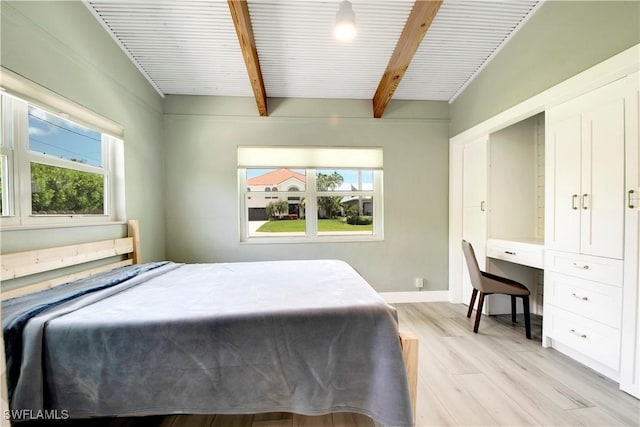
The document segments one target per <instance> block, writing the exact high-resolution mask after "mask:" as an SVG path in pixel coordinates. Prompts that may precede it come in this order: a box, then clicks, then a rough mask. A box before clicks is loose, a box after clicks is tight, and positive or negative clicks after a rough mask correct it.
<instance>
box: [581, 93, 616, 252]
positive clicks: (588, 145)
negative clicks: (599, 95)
mask: <svg viewBox="0 0 640 427" xmlns="http://www.w3.org/2000/svg"><path fill="white" fill-rule="evenodd" d="M624 115H625V111H624V98H623V97H622V96H620V97H617V98H616V99H613V100H605V101H604V103H603V104H602V105H599V106H598V107H595V108H592V109H590V110H589V111H586V112H585V113H583V115H582V182H581V184H582V185H581V189H582V190H581V193H582V194H581V195H580V199H581V201H580V210H581V213H582V215H581V235H580V252H581V253H583V254H586V255H594V256H603V257H607V258H616V259H622V253H623V236H624V225H623V224H624V206H625V204H624V196H625V195H624V190H623V189H624V143H625V120H624Z"/></svg>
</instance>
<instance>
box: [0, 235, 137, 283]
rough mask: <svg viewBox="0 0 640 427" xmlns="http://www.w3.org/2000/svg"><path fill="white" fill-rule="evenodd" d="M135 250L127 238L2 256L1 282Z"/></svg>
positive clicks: (131, 241)
mask: <svg viewBox="0 0 640 427" xmlns="http://www.w3.org/2000/svg"><path fill="white" fill-rule="evenodd" d="M132 251H133V238H131V237H124V238H121V239H112V240H103V241H100V242H91V243H83V244H79V245H70V246H62V247H59V248H50V249H38V250H34V251H27V252H17V253H13V254H6V255H2V275H1V277H0V280H10V279H15V278H18V277H23V276H29V275H31V274H37V273H42V272H45V271H51V270H57V269H59V268H64V267H69V266H72V265H77V264H83V263H85V262H89V261H95V260H99V259H104V258H108V257H111V256H117V255H124V254H128V253H131V252H132Z"/></svg>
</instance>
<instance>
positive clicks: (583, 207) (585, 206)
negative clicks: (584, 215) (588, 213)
mask: <svg viewBox="0 0 640 427" xmlns="http://www.w3.org/2000/svg"><path fill="white" fill-rule="evenodd" d="M588 197H589V195H588V194H587V193H584V194H583V195H582V209H589V207H588V206H587V198H588Z"/></svg>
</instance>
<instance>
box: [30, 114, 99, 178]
mask: <svg viewBox="0 0 640 427" xmlns="http://www.w3.org/2000/svg"><path fill="white" fill-rule="evenodd" d="M29 149H30V150H31V151H36V152H38V153H43V154H47V155H50V156H54V157H58V158H63V159H67V160H76V161H79V162H82V163H84V164H88V165H93V166H102V135H101V134H100V133H99V132H95V131H92V130H90V129H87V128H85V127H83V126H80V125H78V124H76V123H73V122H71V121H69V120H66V119H64V118H62V117H58V116H55V115H53V114H50V113H47V112H46V111H43V110H40V109H39V108H35V107H31V106H30V107H29Z"/></svg>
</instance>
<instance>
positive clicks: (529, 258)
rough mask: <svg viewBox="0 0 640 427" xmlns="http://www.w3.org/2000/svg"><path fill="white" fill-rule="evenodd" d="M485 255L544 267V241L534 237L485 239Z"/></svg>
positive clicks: (534, 266)
mask: <svg viewBox="0 0 640 427" xmlns="http://www.w3.org/2000/svg"><path fill="white" fill-rule="evenodd" d="M487 257H489V258H495V259H501V260H504V261H509V262H513V263H515V264H522V265H527V266H529V267H533V268H540V269H543V268H544V242H543V241H542V240H534V239H515V240H511V239H509V240H505V239H487Z"/></svg>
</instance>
